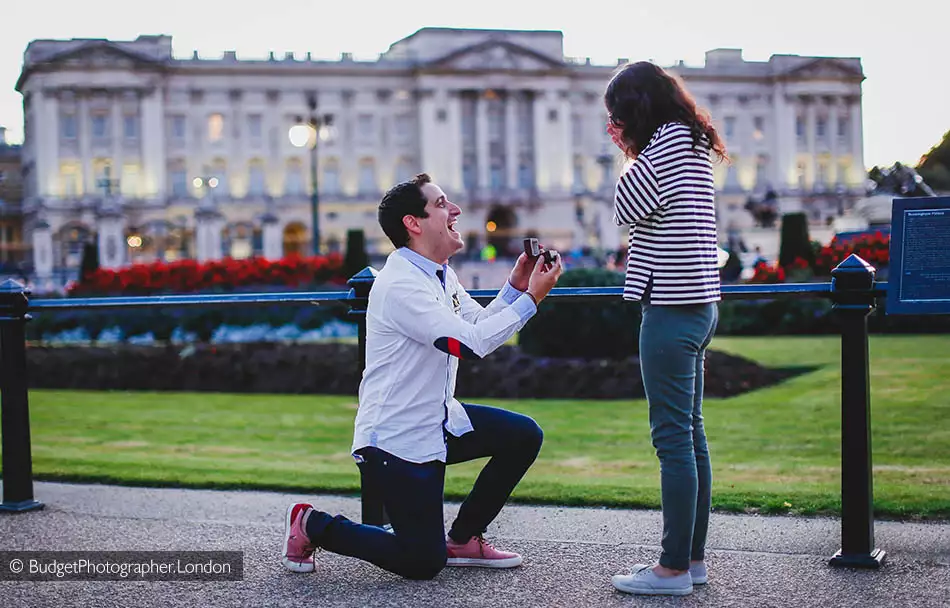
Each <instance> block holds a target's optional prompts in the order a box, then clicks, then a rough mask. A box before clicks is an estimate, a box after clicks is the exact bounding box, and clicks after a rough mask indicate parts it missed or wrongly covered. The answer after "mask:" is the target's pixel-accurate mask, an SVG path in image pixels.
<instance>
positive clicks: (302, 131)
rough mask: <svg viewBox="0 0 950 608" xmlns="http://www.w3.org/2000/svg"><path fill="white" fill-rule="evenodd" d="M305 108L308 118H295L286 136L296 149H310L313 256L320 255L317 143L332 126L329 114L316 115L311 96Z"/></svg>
mask: <svg viewBox="0 0 950 608" xmlns="http://www.w3.org/2000/svg"><path fill="white" fill-rule="evenodd" d="M307 106H308V107H309V108H310V116H309V117H308V118H307V120H306V121H304V119H303V118H301V117H297V124H296V125H294V126H293V127H291V128H290V131H289V132H288V133H287V135H288V136H289V138H290V143H291V144H292V145H293V146H294V147H296V148H303V147H305V146H309V147H310V183H311V192H310V214H311V216H312V218H311V221H312V223H313V242H312V244H311V250H312V251H313V255H319V254H320V188H319V186H318V181H317V180H318V177H317V175H318V171H317V168H318V167H317V165H318V162H319V157H318V154H319V149H318V146H319V143H320V140H321V139H323V140H327V139H329V138H330V135H331V132H330V127H331V125H332V124H333V116H332V115H331V114H317V99H316V96H314V95H311V96H310V97H309V98H308V99H307Z"/></svg>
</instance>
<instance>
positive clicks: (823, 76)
mask: <svg viewBox="0 0 950 608" xmlns="http://www.w3.org/2000/svg"><path fill="white" fill-rule="evenodd" d="M784 76H785V77H787V78H790V79H793V80H853V79H858V80H863V79H864V74H862V73H861V72H860V71H859V70H856V69H855V68H854V67H852V66H850V65H847V64H845V63H843V62H841V61H838V60H836V59H825V58H822V59H815V60H814V61H809V62H807V63H805V64H803V65H800V66H797V67H794V68H792V69H790V70H788V71H787V72H785V74H784Z"/></svg>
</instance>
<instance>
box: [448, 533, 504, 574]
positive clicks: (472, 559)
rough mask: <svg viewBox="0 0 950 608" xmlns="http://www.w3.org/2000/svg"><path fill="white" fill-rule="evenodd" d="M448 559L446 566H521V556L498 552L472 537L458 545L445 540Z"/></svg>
mask: <svg viewBox="0 0 950 608" xmlns="http://www.w3.org/2000/svg"><path fill="white" fill-rule="evenodd" d="M446 549H447V551H448V559H447V560H446V564H445V565H446V566H470V567H476V568H514V567H515V566H520V565H521V556H520V555H518V554H517V553H511V552H509V551H499V550H498V549H496V548H494V547H492V546H491V544H489V543H488V542H487V541H486V540H485V539H484V538H482V537H481V536H473V537H472V538H471V539H469V541H468V542H467V543H465V544H464V545H460V544H458V543H456V542H455V541H454V540H452V539H451V538H449V539H447V540H446Z"/></svg>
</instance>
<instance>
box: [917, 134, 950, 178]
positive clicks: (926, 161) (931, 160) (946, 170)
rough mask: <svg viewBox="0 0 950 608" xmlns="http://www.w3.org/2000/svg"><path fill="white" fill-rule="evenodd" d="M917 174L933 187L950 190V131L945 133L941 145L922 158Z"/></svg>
mask: <svg viewBox="0 0 950 608" xmlns="http://www.w3.org/2000/svg"><path fill="white" fill-rule="evenodd" d="M917 172H918V173H920V176H921V177H923V178H924V181H926V182H927V183H928V184H930V186H931V187H933V188H936V189H937V190H950V131H947V132H946V133H944V134H943V139H941V140H940V143H938V144H937V145H935V146H934V147H933V148H931V149H930V151H929V152H927V153H926V154H924V155H923V156H922V157H921V158H920V162H919V163H918V164H917Z"/></svg>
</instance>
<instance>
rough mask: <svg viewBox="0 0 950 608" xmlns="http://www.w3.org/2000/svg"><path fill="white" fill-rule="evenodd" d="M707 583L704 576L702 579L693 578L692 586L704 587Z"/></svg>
mask: <svg viewBox="0 0 950 608" xmlns="http://www.w3.org/2000/svg"><path fill="white" fill-rule="evenodd" d="M707 582H708V580H707V579H706V577H705V576H704V577H702V578H693V584H694V585H705V584H706V583H707Z"/></svg>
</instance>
